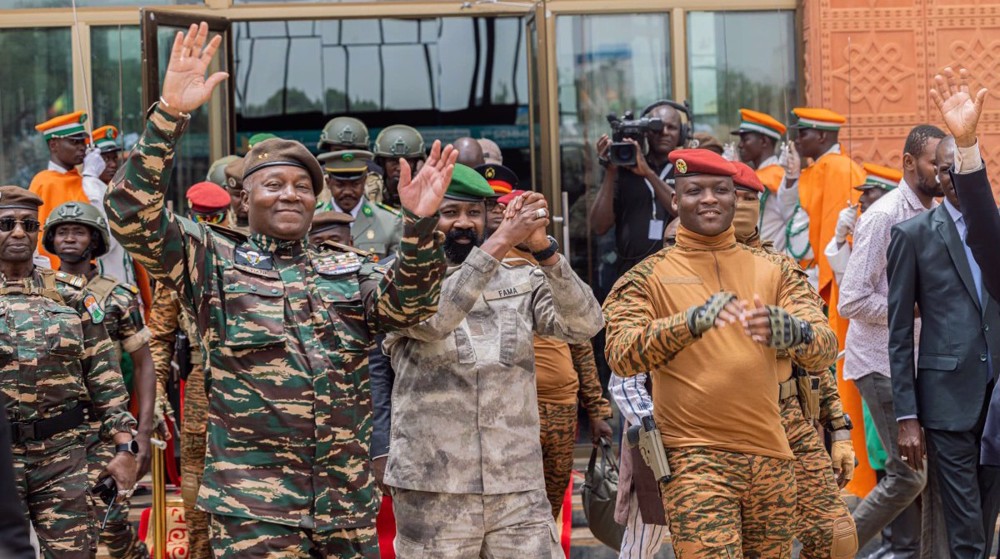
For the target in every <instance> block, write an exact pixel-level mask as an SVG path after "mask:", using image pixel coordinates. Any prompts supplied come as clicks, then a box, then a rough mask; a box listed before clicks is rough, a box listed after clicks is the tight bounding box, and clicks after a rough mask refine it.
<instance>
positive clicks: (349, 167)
mask: <svg viewBox="0 0 1000 559" xmlns="http://www.w3.org/2000/svg"><path fill="white" fill-rule="evenodd" d="M372 157H373V155H372V152H370V151H361V150H349V149H348V150H342V151H331V152H328V153H321V154H319V161H320V163H322V164H323V170H324V171H326V172H327V173H330V174H332V175H335V176H336V178H338V179H343V180H352V179H360V178H361V177H363V176H365V172H366V171H368V162H369V161H371V160H372Z"/></svg>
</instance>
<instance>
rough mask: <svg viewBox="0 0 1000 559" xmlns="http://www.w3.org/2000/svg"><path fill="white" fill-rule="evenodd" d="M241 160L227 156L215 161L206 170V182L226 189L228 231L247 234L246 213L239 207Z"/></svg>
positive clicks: (241, 186)
mask: <svg viewBox="0 0 1000 559" xmlns="http://www.w3.org/2000/svg"><path fill="white" fill-rule="evenodd" d="M242 171H243V158H242V157H240V156H238V155H227V156H225V157H222V158H220V159H217V160H215V162H214V163H212V166H211V167H209V169H208V177H206V180H207V181H208V182H211V183H215V184H217V185H219V186H220V187H222V188H225V189H226V192H227V193H228V194H229V216H228V217H227V218H226V221H227V222H228V223H229V228H230V229H235V230H237V231H239V232H241V233H248V232H249V229H247V212H246V210H244V209H243V208H242V207H241V205H240V198H241V197H242V196H243V174H242Z"/></svg>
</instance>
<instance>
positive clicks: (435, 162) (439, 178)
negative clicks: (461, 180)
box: [398, 140, 458, 217]
mask: <svg viewBox="0 0 1000 559" xmlns="http://www.w3.org/2000/svg"><path fill="white" fill-rule="evenodd" d="M457 159H458V150H456V149H455V148H453V147H451V145H450V144H449V145H448V146H447V147H445V148H444V149H441V141H440V140H434V145H433V146H431V153H430V155H428V156H427V161H425V162H424V166H423V167H421V168H420V170H419V171H417V175H416V176H413V170H412V169H410V164H409V163H407V162H406V159H403V158H400V159H399V188H398V192H399V202H400V204H402V206H403V207H404V208H406V209H407V210H409V211H410V213H412V214H414V215H416V216H417V217H430V216H432V215H434V214H435V213H437V211H438V208H439V207H440V206H441V200H443V199H444V193H445V191H447V190H448V184H449V183H451V173H452V171H454V170H455V161H456V160H457Z"/></svg>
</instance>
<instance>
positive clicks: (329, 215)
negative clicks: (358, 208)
mask: <svg viewBox="0 0 1000 559" xmlns="http://www.w3.org/2000/svg"><path fill="white" fill-rule="evenodd" d="M352 223H354V218H353V217H352V216H351V214H345V213H344V212H320V213H318V214H316V216H315V217H313V221H312V227H310V228H309V232H310V233H318V232H320V231H326V230H327V229H330V228H331V227H338V226H342V227H350V226H351V224H352Z"/></svg>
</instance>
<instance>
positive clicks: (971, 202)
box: [951, 167, 1000, 299]
mask: <svg viewBox="0 0 1000 559" xmlns="http://www.w3.org/2000/svg"><path fill="white" fill-rule="evenodd" d="M951 181H952V183H953V184H954V185H955V191H956V192H958V200H959V202H960V203H961V204H962V215H963V216H965V223H966V224H967V225H968V227H969V234H968V235H967V236H966V238H965V240H966V242H967V243H968V244H969V248H970V249H972V255H973V256H975V258H976V262H978V263H979V268H980V269H981V270H982V271H983V285H985V286H986V289H987V290H989V292H990V294H991V295H993V297H994V298H995V299H1000V251H998V250H997V241H998V240H1000V213H998V212H997V206H996V202H994V200H993V190H992V189H991V188H990V180H989V178H987V177H986V168H985V167H984V168H982V169H980V170H978V171H975V172H973V173H967V174H961V175H960V174H958V173H954V172H953V173H952V174H951Z"/></svg>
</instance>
